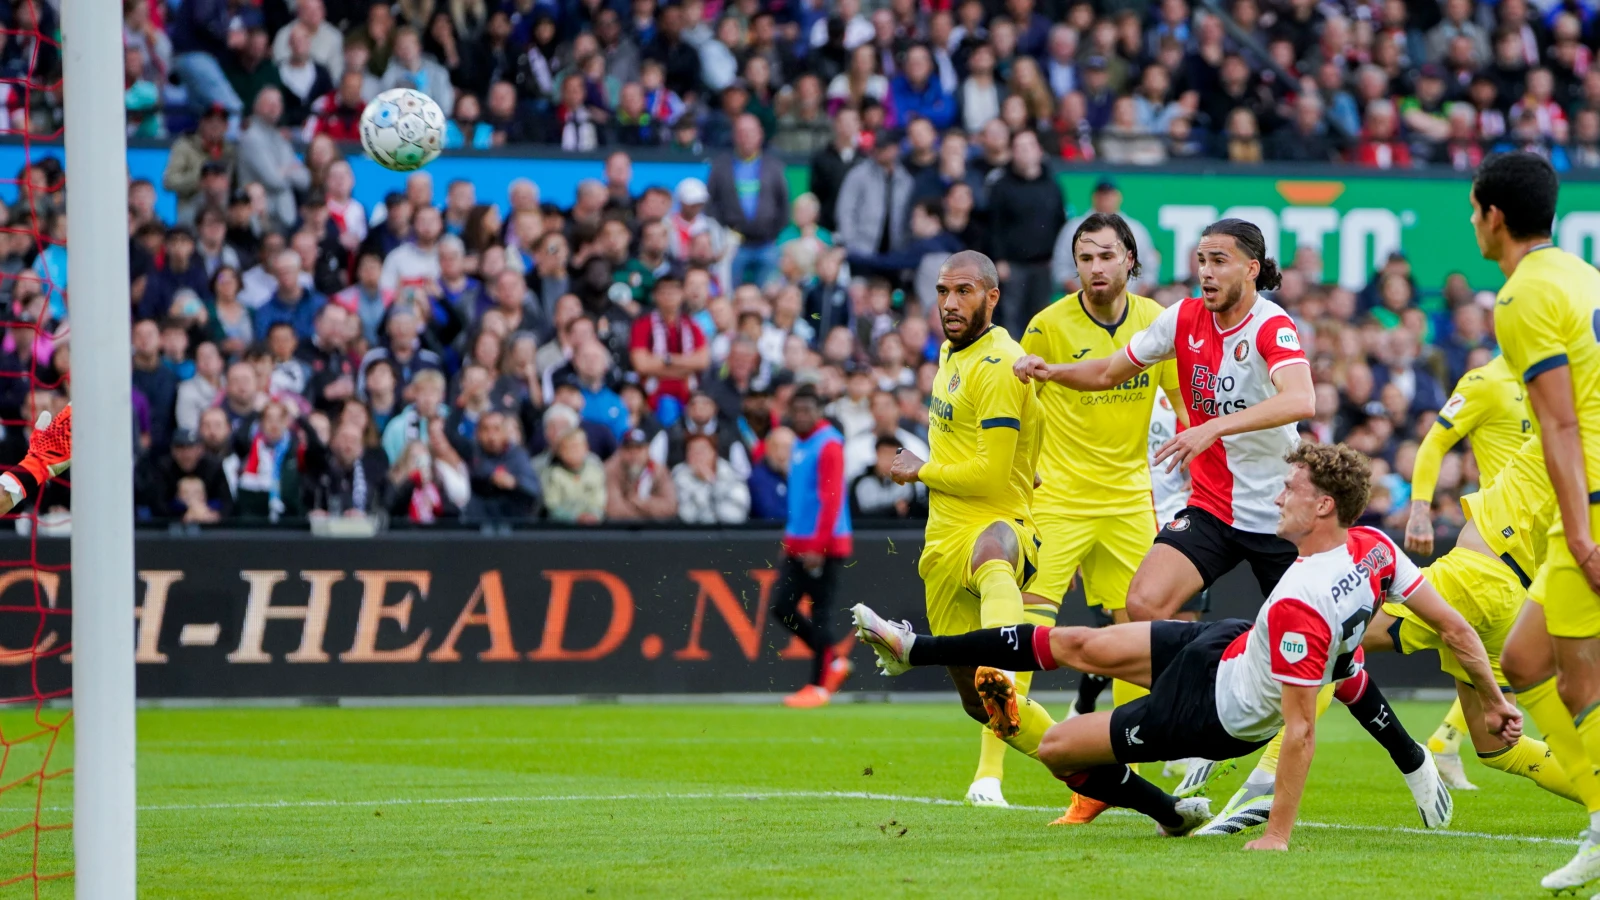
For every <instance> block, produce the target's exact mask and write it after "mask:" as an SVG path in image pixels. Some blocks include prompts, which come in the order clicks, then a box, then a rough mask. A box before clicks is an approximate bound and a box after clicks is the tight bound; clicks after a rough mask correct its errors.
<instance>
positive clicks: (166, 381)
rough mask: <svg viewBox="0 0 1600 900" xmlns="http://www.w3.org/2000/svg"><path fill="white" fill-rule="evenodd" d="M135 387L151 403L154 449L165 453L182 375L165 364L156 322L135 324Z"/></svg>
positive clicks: (29, 339) (152, 320) (144, 321)
mask: <svg viewBox="0 0 1600 900" xmlns="http://www.w3.org/2000/svg"><path fill="white" fill-rule="evenodd" d="M31 338H32V333H31V332H29V333H28V335H27V339H25V340H24V341H23V342H22V343H23V344H24V345H31V343H32V342H31ZM24 371H26V370H25V369H24ZM133 387H134V390H136V391H138V392H139V393H140V394H142V395H143V396H144V399H145V401H146V402H148V403H149V404H150V450H151V452H154V453H158V454H159V453H165V452H166V450H167V446H168V444H169V443H170V441H171V438H172V425H173V414H174V410H175V409H176V406H177V402H178V376H177V373H175V372H174V371H173V370H172V369H171V368H169V367H167V366H165V365H163V364H162V361H161V329H160V328H159V327H158V326H157V325H156V321H155V320H154V319H140V320H139V321H138V322H135V323H134V325H133Z"/></svg>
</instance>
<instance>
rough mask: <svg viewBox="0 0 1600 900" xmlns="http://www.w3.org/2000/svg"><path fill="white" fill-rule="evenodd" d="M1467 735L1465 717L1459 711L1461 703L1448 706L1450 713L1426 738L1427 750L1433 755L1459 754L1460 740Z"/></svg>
mask: <svg viewBox="0 0 1600 900" xmlns="http://www.w3.org/2000/svg"><path fill="white" fill-rule="evenodd" d="M1466 734H1467V716H1466V714H1465V713H1463V712H1462V711H1461V701H1460V700H1457V701H1456V702H1455V703H1452V704H1450V712H1449V713H1447V714H1446V715H1445V717H1444V721H1443V722H1440V723H1439V727H1438V728H1435V729H1434V730H1433V736H1432V737H1430V738H1428V749H1429V750H1432V751H1433V752H1434V753H1460V752H1461V739H1462V738H1463V737H1466Z"/></svg>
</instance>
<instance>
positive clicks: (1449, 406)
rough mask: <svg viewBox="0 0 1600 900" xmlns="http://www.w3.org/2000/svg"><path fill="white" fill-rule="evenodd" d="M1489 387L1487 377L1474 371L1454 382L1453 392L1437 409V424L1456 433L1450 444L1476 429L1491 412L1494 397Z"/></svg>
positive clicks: (1490, 386)
mask: <svg viewBox="0 0 1600 900" xmlns="http://www.w3.org/2000/svg"><path fill="white" fill-rule="evenodd" d="M1491 388H1492V385H1491V384H1490V382H1489V379H1488V378H1485V377H1484V376H1482V375H1479V374H1476V373H1474V372H1468V373H1467V374H1466V375H1464V376H1462V378H1461V381H1459V382H1457V383H1456V390H1455V393H1453V394H1451V395H1450V399H1449V400H1446V401H1445V404H1444V408H1442V409H1440V410H1439V424H1440V425H1443V426H1444V427H1445V428H1447V429H1449V430H1451V431H1453V432H1455V434H1456V436H1455V439H1454V440H1452V441H1451V442H1450V443H1451V444H1454V443H1455V442H1456V441H1459V440H1461V438H1462V436H1463V435H1470V434H1472V432H1474V431H1476V430H1477V428H1478V426H1479V425H1482V424H1483V420H1484V418H1485V417H1486V416H1488V415H1489V413H1490V412H1492V410H1491V407H1492V406H1494V397H1493V396H1492V394H1493V391H1492V390H1491Z"/></svg>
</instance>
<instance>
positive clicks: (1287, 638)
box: [1216, 528, 1422, 741]
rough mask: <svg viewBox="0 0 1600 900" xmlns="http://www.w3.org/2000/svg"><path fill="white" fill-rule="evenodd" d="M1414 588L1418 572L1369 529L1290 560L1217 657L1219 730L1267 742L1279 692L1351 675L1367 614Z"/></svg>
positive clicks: (1277, 719) (1277, 714)
mask: <svg viewBox="0 0 1600 900" xmlns="http://www.w3.org/2000/svg"><path fill="white" fill-rule="evenodd" d="M1421 585H1422V570H1420V569H1418V568H1417V565H1416V563H1413V562H1412V561H1411V560H1410V559H1409V558H1408V557H1407V556H1406V555H1405V554H1404V553H1401V552H1400V550H1399V548H1398V547H1396V546H1395V545H1394V542H1393V541H1391V540H1389V536H1388V535H1386V534H1384V533H1383V532H1381V531H1379V530H1377V529H1376V528H1352V529H1350V531H1349V537H1348V539H1347V540H1346V541H1345V544H1344V546H1342V547H1335V548H1333V549H1332V550H1328V551H1326V552H1323V553H1318V554H1316V555H1315V556H1302V557H1300V558H1299V559H1297V560H1295V562H1294V565H1292V566H1290V567H1289V570H1288V571H1287V572H1285V573H1283V578H1282V579H1281V580H1279V582H1278V586H1277V587H1276V588H1274V589H1273V591H1272V596H1270V597H1268V598H1267V602H1265V603H1263V604H1261V611H1260V612H1258V613H1257V614H1256V622H1255V624H1254V625H1253V626H1251V628H1250V630H1249V631H1246V632H1245V633H1244V634H1241V635H1239V636H1238V637H1237V638H1234V640H1233V643H1231V644H1229V645H1228V649H1226V650H1224V651H1223V653H1222V662H1221V664H1220V665H1219V666H1218V667H1217V685H1216V692H1217V693H1216V698H1217V715H1218V717H1219V718H1220V719H1221V720H1222V727H1224V728H1226V729H1227V730H1228V733H1229V734H1231V735H1233V736H1234V737H1236V738H1239V739H1240V740H1244V741H1264V740H1267V739H1268V738H1270V737H1272V736H1273V735H1274V734H1276V733H1277V731H1278V729H1280V728H1282V727H1283V685H1285V684H1298V685H1303V686H1306V687H1319V686H1321V685H1324V684H1328V683H1330V682H1333V681H1338V680H1340V679H1342V678H1349V677H1352V676H1354V675H1355V674H1356V673H1357V669H1358V666H1357V663H1356V650H1358V649H1359V648H1360V647H1361V636H1362V635H1363V634H1365V633H1366V630H1367V621H1368V620H1369V619H1371V618H1372V614H1373V613H1374V612H1375V611H1376V610H1377V609H1378V607H1379V606H1381V605H1382V604H1383V603H1384V602H1385V601H1393V602H1395V603H1404V602H1405V601H1406V600H1407V599H1408V598H1409V597H1410V596H1411V594H1412V592H1413V591H1415V590H1416V589H1417V588H1418V587H1420V586H1421Z"/></svg>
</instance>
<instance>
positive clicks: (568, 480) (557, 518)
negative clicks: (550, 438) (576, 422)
mask: <svg viewBox="0 0 1600 900" xmlns="http://www.w3.org/2000/svg"><path fill="white" fill-rule="evenodd" d="M552 450H554V455H553V456H552V458H551V461H550V466H549V468H547V469H545V470H544V474H543V475H542V476H541V477H540V482H541V484H542V485H543V489H544V504H545V511H546V512H547V513H548V514H549V516H550V520H551V521H553V522H576V523H578V524H580V525H598V524H599V523H600V522H601V521H602V520H603V519H604V518H605V513H606V476H605V469H604V468H603V467H602V466H601V464H600V459H599V457H597V456H595V455H594V454H593V453H590V452H589V439H588V438H587V437H586V436H585V435H584V433H583V429H581V428H573V429H569V430H568V431H567V432H566V433H564V434H562V435H561V437H560V438H558V439H557V440H556V442H555V446H554V447H553V448H552Z"/></svg>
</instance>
